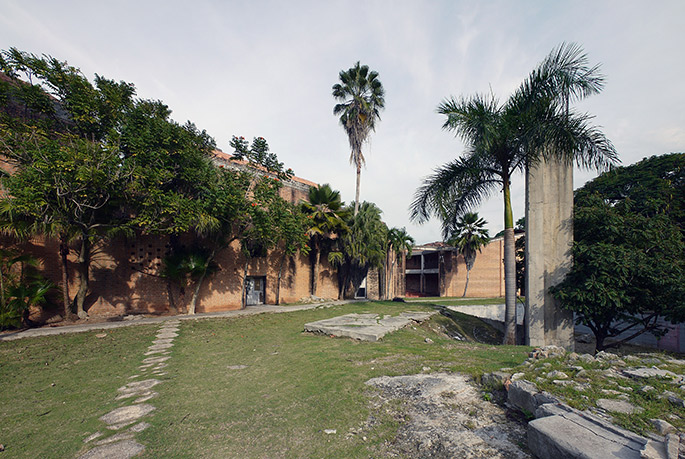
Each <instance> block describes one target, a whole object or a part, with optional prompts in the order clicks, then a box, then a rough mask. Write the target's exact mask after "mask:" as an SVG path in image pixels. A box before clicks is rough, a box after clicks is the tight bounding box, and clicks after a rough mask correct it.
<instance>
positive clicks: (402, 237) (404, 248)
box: [386, 228, 414, 297]
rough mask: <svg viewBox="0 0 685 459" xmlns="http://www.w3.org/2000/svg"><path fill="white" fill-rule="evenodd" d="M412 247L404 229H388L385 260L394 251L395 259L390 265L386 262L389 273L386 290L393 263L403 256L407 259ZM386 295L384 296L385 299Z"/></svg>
mask: <svg viewBox="0 0 685 459" xmlns="http://www.w3.org/2000/svg"><path fill="white" fill-rule="evenodd" d="M413 247H414V238H413V237H411V236H410V235H409V233H407V230H406V229H405V228H390V230H389V231H388V256H387V259H390V252H391V251H394V252H395V258H394V259H393V260H392V264H391V263H390V262H389V261H388V262H387V265H388V269H387V272H388V273H389V279H388V282H386V288H387V289H389V286H390V282H392V273H393V270H394V268H395V263H397V260H398V259H399V258H400V257H402V256H405V257H407V258H409V257H411V251H412V248H413ZM387 296H388V295H387V294H386V297H387Z"/></svg>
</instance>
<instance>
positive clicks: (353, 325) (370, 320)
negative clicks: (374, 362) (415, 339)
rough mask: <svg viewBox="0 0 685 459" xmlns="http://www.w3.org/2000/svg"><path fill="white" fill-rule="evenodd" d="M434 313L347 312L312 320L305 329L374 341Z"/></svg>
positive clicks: (421, 320)
mask: <svg viewBox="0 0 685 459" xmlns="http://www.w3.org/2000/svg"><path fill="white" fill-rule="evenodd" d="M433 314H436V312H403V313H401V314H400V315H399V316H396V317H392V316H387V315H386V316H383V317H381V316H380V315H378V314H345V315H344V316H338V317H333V318H331V319H324V320H319V321H316V322H310V323H308V324H305V325H304V330H305V331H308V332H313V333H323V334H326V335H333V336H344V337H348V338H353V339H358V340H361V341H372V342H373V341H378V340H380V339H381V338H383V337H384V336H385V335H387V334H388V333H391V332H394V331H396V330H399V329H400V328H403V327H406V326H407V325H409V324H410V323H412V322H423V321H424V320H426V319H428V318H429V317H430V316H432V315H433Z"/></svg>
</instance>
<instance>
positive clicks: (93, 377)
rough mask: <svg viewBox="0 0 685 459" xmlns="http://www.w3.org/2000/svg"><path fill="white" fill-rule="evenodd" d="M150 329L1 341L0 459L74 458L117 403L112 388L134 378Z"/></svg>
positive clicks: (141, 328)
mask: <svg viewBox="0 0 685 459" xmlns="http://www.w3.org/2000/svg"><path fill="white" fill-rule="evenodd" d="M156 329H157V327H151V326H132V327H126V328H119V329H113V330H108V331H107V332H106V334H107V336H105V337H104V338H97V337H96V335H97V334H98V333H100V332H97V331H95V332H87V333H77V334H73V335H62V336H47V337H40V338H26V339H21V340H17V341H9V342H0V381H2V390H0V426H2V428H0V444H3V445H4V446H5V452H4V453H1V454H2V457H3V458H4V457H5V456H7V457H8V458H9V457H13V458H14V457H26V458H35V457H73V456H74V455H75V454H76V452H77V451H79V449H80V448H81V447H82V446H83V439H84V438H86V437H87V436H88V435H89V434H91V433H93V432H95V431H97V430H98V429H102V428H103V424H102V423H101V422H100V421H99V420H98V418H99V417H100V416H102V415H103V414H105V413H107V412H109V411H110V410H112V409H114V408H117V407H118V406H120V405H121V403H119V402H115V401H114V396H115V395H116V389H117V388H118V387H120V386H123V385H124V384H126V382H127V378H128V377H129V376H131V375H133V374H135V372H136V369H137V368H138V366H139V365H140V361H141V360H142V359H143V353H144V352H145V348H147V347H148V346H149V345H150V344H151V342H152V340H153V339H154V332H155V330H156Z"/></svg>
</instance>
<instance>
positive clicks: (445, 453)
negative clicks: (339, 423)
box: [367, 373, 531, 458]
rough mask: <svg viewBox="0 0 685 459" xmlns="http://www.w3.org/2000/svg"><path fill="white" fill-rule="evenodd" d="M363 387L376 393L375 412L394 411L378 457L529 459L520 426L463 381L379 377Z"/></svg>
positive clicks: (448, 377) (439, 375) (443, 375)
mask: <svg viewBox="0 0 685 459" xmlns="http://www.w3.org/2000/svg"><path fill="white" fill-rule="evenodd" d="M367 384H368V385H370V386H373V387H376V388H378V389H379V396H378V397H376V398H374V399H373V402H372V403H373V405H375V406H374V409H380V408H381V407H383V408H384V409H386V410H388V409H391V410H394V411H395V412H396V413H395V416H394V417H395V418H396V419H398V420H401V421H400V428H399V430H398V433H397V436H396V438H395V439H394V441H392V442H389V443H388V444H386V445H385V446H384V450H383V451H381V452H379V453H381V454H382V455H383V456H390V457H392V456H395V457H397V456H401V457H435V458H451V457H460V458H529V457H531V456H530V454H529V453H528V452H527V446H526V425H525V422H524V421H523V420H522V419H520V418H515V417H512V415H511V414H510V413H508V411H507V410H506V409H504V408H501V407H499V406H498V405H496V404H494V403H491V402H489V401H486V400H484V399H483V395H482V394H481V392H480V390H478V389H477V388H476V387H475V386H474V385H473V383H472V381H471V380H470V379H469V378H468V377H467V376H464V375H459V374H448V373H433V374H418V375H410V376H395V377H389V376H383V377H380V378H373V379H371V380H369V381H367ZM398 400H399V401H400V403H399V404H398V403H397V401H398ZM389 407H390V408H389Z"/></svg>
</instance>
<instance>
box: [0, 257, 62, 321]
mask: <svg viewBox="0 0 685 459" xmlns="http://www.w3.org/2000/svg"><path fill="white" fill-rule="evenodd" d="M37 263H38V262H37V260H36V259H35V258H33V257H31V256H29V255H19V254H17V252H15V251H12V250H7V249H0V330H2V329H5V328H16V327H20V326H22V325H29V321H28V313H29V308H30V307H32V306H42V305H44V304H45V303H46V302H47V295H48V294H49V293H50V291H52V290H53V289H54V288H55V285H54V284H53V283H52V282H50V281H49V280H47V279H45V278H44V277H43V276H42V275H41V274H40V273H39V272H38V270H37V269H36V266H37Z"/></svg>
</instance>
